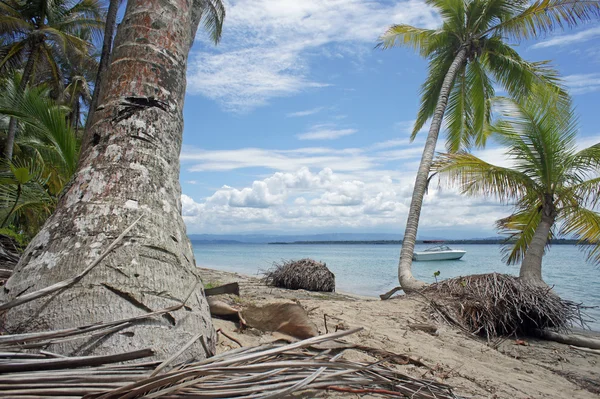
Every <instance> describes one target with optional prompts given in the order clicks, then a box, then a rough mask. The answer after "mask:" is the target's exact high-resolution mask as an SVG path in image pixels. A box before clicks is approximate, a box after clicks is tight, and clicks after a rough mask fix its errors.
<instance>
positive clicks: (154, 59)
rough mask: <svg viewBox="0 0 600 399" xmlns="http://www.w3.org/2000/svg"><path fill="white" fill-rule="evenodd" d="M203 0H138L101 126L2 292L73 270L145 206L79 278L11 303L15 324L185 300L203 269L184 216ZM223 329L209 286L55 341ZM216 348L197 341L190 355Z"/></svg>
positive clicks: (155, 344)
mask: <svg viewBox="0 0 600 399" xmlns="http://www.w3.org/2000/svg"><path fill="white" fill-rule="evenodd" d="M199 6H201V1H196V2H194V1H192V0H130V1H129V2H128V4H127V9H126V12H125V16H124V18H123V21H122V23H121V25H120V26H119V30H118V32H117V36H116V38H115V45H114V50H113V54H112V56H111V62H110V68H109V71H108V74H107V78H106V79H105V80H104V81H103V86H102V90H101V93H102V94H101V98H100V99H99V105H98V108H97V109H96V116H95V117H94V125H93V126H91V127H90V134H89V135H88V136H87V137H86V142H85V143H83V147H82V154H81V159H80V163H79V167H78V170H77V172H76V174H75V176H74V179H73V181H72V184H71V185H70V187H69V189H68V191H67V192H66V193H65V195H64V196H63V197H62V198H61V199H60V201H59V204H58V206H57V209H56V212H55V213H54V214H53V215H52V216H51V217H50V219H49V220H48V221H47V222H46V224H45V225H44V228H43V229H42V231H41V232H40V234H38V235H37V236H36V237H35V238H34V239H33V241H32V242H31V244H30V245H29V246H28V248H27V249H26V251H25V253H24V255H23V257H22V259H21V261H20V262H19V264H18V265H17V267H16V269H15V273H14V275H13V277H12V278H11V279H10V280H9V281H8V282H7V284H6V286H5V287H4V288H3V294H2V300H3V301H6V300H10V299H13V298H15V297H16V296H18V295H20V294H22V293H24V292H31V291H34V290H37V289H40V288H43V287H45V286H48V285H50V284H53V283H56V282H58V281H61V280H64V279H65V278H69V277H72V276H74V275H76V274H77V273H78V272H80V271H81V270H83V269H84V268H85V267H86V266H87V265H88V264H89V263H90V262H92V261H93V260H94V258H95V257H97V256H98V255H99V254H100V253H101V252H102V250H103V248H106V246H108V245H109V244H110V242H111V240H113V239H114V238H116V237H117V236H118V235H119V234H120V232H121V231H123V230H124V229H125V228H126V227H127V226H128V225H130V224H131V223H132V222H133V221H134V220H136V219H137V218H138V217H139V216H140V215H143V217H142V219H141V220H140V222H139V223H138V225H137V226H136V227H135V228H134V230H133V231H132V233H131V235H130V236H129V237H127V238H126V239H125V240H124V242H125V244H124V245H121V246H120V247H118V248H117V249H116V250H115V251H114V252H113V253H112V254H110V255H109V256H108V257H107V258H106V259H105V260H104V261H103V262H102V264H100V265H99V266H98V267H96V268H95V269H94V270H92V271H91V272H90V273H89V274H88V275H87V276H86V277H84V278H83V280H82V281H81V282H79V283H77V284H76V285H75V286H73V287H71V288H69V289H67V290H65V291H63V292H60V293H58V294H56V295H53V296H51V297H50V298H47V299H42V300H37V301H34V302H31V303H29V304H26V305H23V306H20V307H18V308H15V309H13V310H11V311H10V312H9V313H8V314H7V315H6V328H7V329H8V330H9V331H10V332H17V331H19V332H28V331H37V330H42V329H58V328H66V327H75V326H80V325H86V324H90V323H93V322H98V321H112V320H117V319H121V318H126V317H130V316H133V315H137V314H142V313H144V312H147V311H150V310H159V309H162V308H166V307H168V306H172V305H174V304H177V303H179V302H180V301H181V300H183V299H184V297H185V296H186V294H187V293H188V292H189V290H190V289H191V288H192V287H193V286H194V285H195V284H196V282H197V280H198V278H199V276H198V275H197V270H196V268H195V260H194V254H193V251H192V247H191V244H190V242H189V239H188V238H187V236H186V233H185V225H184V222H183V219H182V216H181V199H180V198H181V187H180V185H179V153H180V151H181V142H182V132H183V114H182V110H183V100H184V95H185V86H186V79H185V73H186V66H187V57H188V53H189V50H190V47H191V45H192V43H193V39H194V35H195V32H196V29H197V26H198V22H199V21H198V19H199V16H200V13H199V12H198V10H197V8H198V7H199ZM200 332H202V333H203V334H204V339H205V341H206V342H207V344H208V347H209V348H214V345H215V333H214V329H213V327H212V323H211V319H210V311H209V308H208V304H207V302H206V299H205V297H204V294H203V291H202V288H201V285H200V286H199V288H198V290H197V292H196V293H194V294H192V296H191V297H190V299H189V300H188V302H187V303H186V307H185V308H184V309H181V310H178V311H176V312H172V313H171V314H169V316H167V317H164V318H161V319H156V320H148V321H144V322H142V323H139V324H136V325H135V326H133V327H131V328H128V329H126V330H122V331H119V332H117V333H114V334H112V335H109V336H107V337H103V338H102V339H98V340H92V339H87V340H75V341H69V342H64V343H59V344H56V345H54V346H53V347H52V348H51V349H50V350H52V351H57V352H60V353H63V354H107V353H118V352H122V351H126V350H132V349H136V348H142V347H152V348H153V349H155V350H156V351H157V355H158V356H164V355H166V354H168V353H173V352H175V351H176V349H177V348H179V347H181V346H182V345H184V344H185V343H186V342H187V341H189V339H190V338H191V337H192V336H194V335H196V334H197V333H200ZM186 356H187V357H188V358H196V359H199V358H203V357H205V356H206V355H205V353H204V350H203V348H202V345H201V344H200V343H199V342H198V343H196V344H194V345H193V346H192V347H191V348H190V349H189V350H188V351H186V353H185V355H184V356H182V360H183V359H184V358H185V357H186Z"/></svg>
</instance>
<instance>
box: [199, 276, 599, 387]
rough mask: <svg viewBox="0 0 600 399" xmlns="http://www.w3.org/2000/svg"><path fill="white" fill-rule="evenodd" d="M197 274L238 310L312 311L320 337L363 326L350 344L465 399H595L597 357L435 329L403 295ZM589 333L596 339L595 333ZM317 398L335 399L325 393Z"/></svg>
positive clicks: (224, 342)
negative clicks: (408, 361)
mask: <svg viewBox="0 0 600 399" xmlns="http://www.w3.org/2000/svg"><path fill="white" fill-rule="evenodd" d="M198 269H199V273H200V275H201V276H202V280H203V281H204V283H205V284H207V283H210V284H211V285H214V284H226V283H230V282H238V283H239V284H240V300H239V302H240V303H241V304H242V305H243V304H252V305H263V304H267V303H273V302H295V303H299V304H300V305H302V306H303V307H304V308H305V309H307V310H308V311H309V317H310V319H311V321H312V322H313V323H314V324H315V325H316V326H317V328H318V330H319V332H320V333H321V334H323V333H325V332H332V331H334V330H335V329H336V328H353V327H362V328H363V330H362V331H360V332H359V333H357V334H354V335H352V336H350V337H348V341H350V342H353V343H358V344H361V345H367V346H370V347H374V348H379V349H385V350H388V351H391V352H395V353H403V354H408V355H410V356H413V357H416V358H418V359H420V360H422V361H423V362H424V363H425V364H427V365H429V366H430V368H431V369H430V370H427V369H425V368H420V367H416V366H412V365H406V366H396V367H399V369H401V371H402V372H404V373H407V374H410V375H413V376H415V377H425V378H431V379H433V380H436V381H439V382H443V383H446V384H448V385H450V386H452V387H454V388H455V393H456V394H457V395H459V396H462V397H477V398H495V399H504V398H505V399H514V398H556V399H559V398H564V397H571V398H582V399H583V398H597V397H598V393H600V364H599V362H600V356H599V355H597V354H591V353H585V352H581V351H578V350H576V349H573V348H571V347H569V346H568V345H563V344H559V343H556V342H550V341H544V340H539V339H535V338H530V337H518V339H516V337H513V338H506V339H500V340H497V341H494V342H493V343H488V342H486V341H485V339H481V338H478V337H470V336H467V335H466V334H465V333H464V332H461V331H459V330H458V329H457V328H454V327H452V326H449V325H442V324H437V323H435V321H433V320H432V318H431V317H430V310H429V309H428V306H427V304H426V303H425V302H424V301H420V300H418V299H415V298H407V297H404V296H400V297H397V298H394V299H391V300H388V301H381V300H379V299H378V298H374V297H367V296H362V295H354V294H352V293H342V292H337V293H322V292H308V291H304V290H296V291H294V290H284V289H279V288H273V287H267V286H265V285H264V284H262V283H261V281H260V279H258V278H257V277H252V276H247V275H243V274H240V273H232V272H226V271H221V270H216V269H207V268H202V267H199V268H198ZM213 322H214V324H215V328H216V329H222V330H223V331H226V332H227V334H228V335H231V336H232V337H234V338H235V339H236V340H238V341H240V342H241V343H242V344H243V345H257V344H259V343H265V342H269V341H270V340H273V339H275V336H273V335H272V334H268V333H266V334H256V333H255V332H250V331H244V332H240V331H238V330H237V325H236V324H235V323H234V322H232V321H227V320H221V319H216V318H213ZM419 323H428V324H434V325H435V326H436V327H437V332H436V334H434V335H431V334H429V333H427V332H424V331H420V330H418V329H415V328H412V326H414V325H416V324H419ZM588 334H592V335H594V336H597V334H596V333H595V332H592V333H588ZM237 347H238V346H237V344H236V343H234V342H233V341H231V340H229V339H227V338H225V337H223V336H221V337H220V339H219V343H218V351H219V352H223V351H226V350H229V349H233V348H237ZM352 356H353V358H352V360H357V361H377V360H380V359H377V358H374V357H372V356H370V355H367V354H364V355H357V354H355V353H353V354H352ZM315 395H316V396H325V397H336V396H335V394H330V393H318V395H317V394H315ZM344 397H353V396H352V395H345V396H344ZM355 397H358V396H355ZM361 397H365V396H361Z"/></svg>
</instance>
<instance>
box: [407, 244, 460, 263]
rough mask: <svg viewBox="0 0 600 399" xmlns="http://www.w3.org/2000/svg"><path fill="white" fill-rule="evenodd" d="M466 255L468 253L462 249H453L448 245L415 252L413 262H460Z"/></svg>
mask: <svg viewBox="0 0 600 399" xmlns="http://www.w3.org/2000/svg"><path fill="white" fill-rule="evenodd" d="M466 253H467V251H463V250H461V249H451V248H450V247H449V246H447V245H438V246H436V247H431V248H427V249H426V250H424V251H420V252H413V260H417V261H423V260H458V259H460V258H462V257H463V255H464V254H466Z"/></svg>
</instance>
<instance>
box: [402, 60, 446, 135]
mask: <svg viewBox="0 0 600 399" xmlns="http://www.w3.org/2000/svg"><path fill="white" fill-rule="evenodd" d="M453 60H454V56H453V55H452V54H448V53H443V54H439V55H437V56H436V57H434V58H432V59H431V60H430V61H429V75H428V76H427V79H426V80H425V82H424V83H423V85H422V86H421V106H420V107H419V112H418V114H417V119H416V121H415V125H414V126H413V131H412V133H411V136H410V139H411V140H414V139H415V137H416V136H417V134H418V133H419V131H420V130H421V129H422V128H423V126H424V125H425V123H426V122H427V120H428V119H429V118H430V117H431V116H432V115H433V113H434V112H435V107H436V105H437V100H438V97H439V95H440V90H441V89H442V84H443V82H444V76H446V73H448V69H449V68H450V65H451V64H452V61H453Z"/></svg>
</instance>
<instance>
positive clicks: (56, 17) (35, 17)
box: [0, 0, 104, 160]
mask: <svg viewBox="0 0 600 399" xmlns="http://www.w3.org/2000/svg"><path fill="white" fill-rule="evenodd" d="M103 18H104V12H103V9H102V7H100V5H99V2H98V0H80V1H77V2H75V3H74V2H73V1H69V0H3V1H2V2H0V36H1V37H3V38H4V39H5V41H4V42H5V45H4V46H3V47H2V48H1V49H0V70H2V69H6V68H7V67H16V66H23V77H22V80H21V84H20V89H21V90H23V89H24V88H25V86H27V85H28V84H29V83H30V82H31V81H32V80H35V75H36V73H38V72H40V71H41V70H43V71H47V72H48V73H49V74H50V75H51V77H52V81H53V83H54V84H55V90H56V93H58V94H59V95H60V94H62V91H63V88H62V79H63V78H62V70H61V68H60V65H59V64H60V62H59V59H61V58H62V59H67V58H68V57H69V53H74V54H80V55H82V56H86V55H87V54H88V50H89V48H90V47H91V44H90V42H89V41H87V40H85V39H83V38H82V37H81V34H82V32H85V33H88V32H90V31H91V32H92V33H93V34H99V32H101V28H102V26H103V24H104V22H103ZM15 132H16V121H15V120H14V119H12V120H11V122H10V124H9V128H8V133H7V140H6V144H5V149H4V156H5V157H6V158H7V159H9V160H10V159H12V152H13V145H14V137H15Z"/></svg>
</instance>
